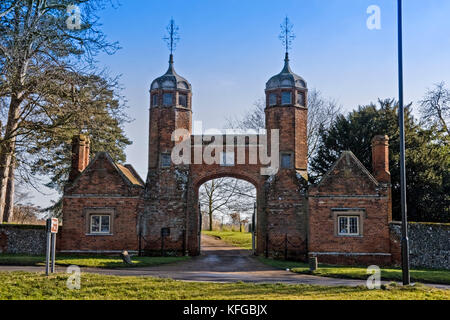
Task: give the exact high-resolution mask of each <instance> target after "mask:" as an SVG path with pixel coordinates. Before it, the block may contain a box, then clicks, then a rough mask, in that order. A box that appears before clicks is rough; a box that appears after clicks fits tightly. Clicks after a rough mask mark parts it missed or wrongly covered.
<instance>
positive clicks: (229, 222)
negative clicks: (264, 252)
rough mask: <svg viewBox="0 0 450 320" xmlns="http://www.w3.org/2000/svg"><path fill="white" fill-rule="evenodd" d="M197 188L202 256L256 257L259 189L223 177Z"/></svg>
mask: <svg viewBox="0 0 450 320" xmlns="http://www.w3.org/2000/svg"><path fill="white" fill-rule="evenodd" d="M198 188H199V189H198V211H199V218H200V221H199V225H200V227H199V231H200V232H201V234H200V239H201V240H200V242H199V247H200V252H203V251H216V252H218V253H220V252H221V251H226V252H224V254H232V253H233V251H234V252H238V251H240V254H253V253H254V252H255V249H256V232H255V231H256V228H255V225H256V221H257V219H256V208H257V206H256V201H257V192H256V191H257V190H256V186H255V185H254V184H252V183H250V182H248V181H246V180H243V179H238V178H234V177H228V176H224V177H219V178H217V177H216V178H214V179H210V180H208V181H206V182H204V183H203V184H201V185H200V186H198ZM219 248H220V250H219Z"/></svg>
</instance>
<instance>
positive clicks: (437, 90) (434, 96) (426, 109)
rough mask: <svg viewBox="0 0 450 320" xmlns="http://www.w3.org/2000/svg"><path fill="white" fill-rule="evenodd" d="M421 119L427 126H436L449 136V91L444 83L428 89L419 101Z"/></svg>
mask: <svg viewBox="0 0 450 320" xmlns="http://www.w3.org/2000/svg"><path fill="white" fill-rule="evenodd" d="M420 107H421V108H420V111H421V114H422V118H423V120H424V121H425V123H427V124H428V125H436V126H437V127H438V128H440V129H441V130H443V131H445V132H446V133H447V135H450V131H449V125H448V121H449V119H450V90H449V89H448V88H447V87H446V86H445V82H441V83H438V84H436V85H435V86H434V88H433V89H429V90H428V91H427V93H426V94H425V97H424V98H423V100H421V101H420Z"/></svg>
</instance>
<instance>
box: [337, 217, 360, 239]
mask: <svg viewBox="0 0 450 320" xmlns="http://www.w3.org/2000/svg"><path fill="white" fill-rule="evenodd" d="M338 234H339V235H340V236H359V235H360V230H359V216H339V217H338Z"/></svg>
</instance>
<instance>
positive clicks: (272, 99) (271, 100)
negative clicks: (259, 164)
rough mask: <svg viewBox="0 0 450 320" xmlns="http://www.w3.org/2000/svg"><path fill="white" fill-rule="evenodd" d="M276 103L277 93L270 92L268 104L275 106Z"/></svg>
mask: <svg viewBox="0 0 450 320" xmlns="http://www.w3.org/2000/svg"><path fill="white" fill-rule="evenodd" d="M276 104H277V95H276V94H275V93H271V94H270V95H269V105H270V106H275V105H276Z"/></svg>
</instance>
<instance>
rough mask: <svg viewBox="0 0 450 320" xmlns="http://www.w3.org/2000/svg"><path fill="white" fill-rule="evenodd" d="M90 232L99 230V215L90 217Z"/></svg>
mask: <svg viewBox="0 0 450 320" xmlns="http://www.w3.org/2000/svg"><path fill="white" fill-rule="evenodd" d="M91 232H100V217H99V216H92V217H91Z"/></svg>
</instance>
